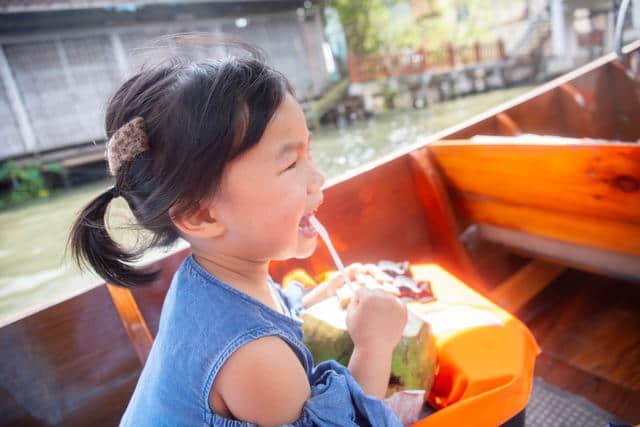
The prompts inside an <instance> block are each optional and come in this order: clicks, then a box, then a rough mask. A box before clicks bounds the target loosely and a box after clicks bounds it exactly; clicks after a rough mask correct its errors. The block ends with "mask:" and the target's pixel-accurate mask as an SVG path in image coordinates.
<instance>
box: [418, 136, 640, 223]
mask: <svg viewBox="0 0 640 427" xmlns="http://www.w3.org/2000/svg"><path fill="white" fill-rule="evenodd" d="M430 150H431V151H432V152H433V153H434V155H435V158H436V160H437V162H438V164H439V165H440V167H441V168H442V170H443V173H444V175H445V177H446V179H447V182H448V183H449V185H450V186H452V187H453V188H454V189H455V190H457V191H458V192H461V193H466V194H470V195H473V196H477V197H478V198H484V199H489V200H496V201H500V202H505V203H510V204H514V205H519V206H527V207H535V208H539V209H543V210H553V211H558V212H564V213H570V214H578V215H584V216H590V217H593V218H596V219H603V220H611V221H621V222H627V223H632V224H640V145H638V144H630V143H611V144H606V143H578V142H576V143H575V144H573V143H567V142H566V140H560V141H558V143H557V144H554V143H553V141H551V142H550V143H540V142H531V143H528V142H526V140H524V141H518V142H515V143H514V142H511V143H510V142H505V141H498V140H496V142H495V143H491V142H486V141H483V143H482V144H479V143H474V142H468V141H464V140H463V141H446V142H440V143H436V144H433V145H431V146H430Z"/></svg>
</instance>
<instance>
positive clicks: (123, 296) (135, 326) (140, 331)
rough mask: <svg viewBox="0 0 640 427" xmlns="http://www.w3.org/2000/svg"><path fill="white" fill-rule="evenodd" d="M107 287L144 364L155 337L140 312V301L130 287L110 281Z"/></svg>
mask: <svg viewBox="0 0 640 427" xmlns="http://www.w3.org/2000/svg"><path fill="white" fill-rule="evenodd" d="M106 287H107V289H108V290H109V295H111V299H112V300H113V304H114V305H115V307H116V309H117V310H118V314H119V316H120V320H121V321H122V325H123V326H124V328H125V330H126V331H127V335H128V336H129V339H130V340H131V343H132V344H133V347H134V348H135V350H136V354H137V355H138V359H140V363H141V364H142V365H144V364H145V362H146V361H147V357H148V356H149V352H150V351H151V346H152V345H153V337H152V336H151V332H149V327H148V326H147V322H146V320H145V319H144V317H142V314H141V313H140V309H139V308H138V303H137V302H136V300H135V298H134V297H133V295H132V294H131V291H130V290H129V289H127V288H124V287H122V286H116V285H112V284H109V283H107V284H106Z"/></svg>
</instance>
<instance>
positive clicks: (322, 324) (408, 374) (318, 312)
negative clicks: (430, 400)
mask: <svg viewBox="0 0 640 427" xmlns="http://www.w3.org/2000/svg"><path fill="white" fill-rule="evenodd" d="M346 317H347V312H346V310H344V309H343V308H341V307H340V302H339V300H338V298H337V297H331V298H327V299H326V300H324V301H322V302H320V303H318V304H315V305H313V306H311V307H309V308H308V309H307V310H306V311H304V312H303V313H302V320H303V321H304V323H303V325H302V331H303V333H304V343H305V344H306V346H307V347H308V348H309V350H310V351H311V354H312V355H313V359H314V361H315V362H316V363H320V362H323V361H325V360H331V359H332V360H336V361H337V362H339V363H341V364H343V365H344V366H347V365H348V364H349V358H350V357H351V353H352V352H353V341H352V340H351V337H350V336H349V333H348V332H347V325H346ZM436 362H437V352H436V345H435V338H434V337H433V335H432V333H431V328H430V327H429V324H428V323H425V322H424V321H423V320H422V319H420V318H418V317H417V316H416V315H414V314H412V312H411V310H409V320H408V321H407V326H406V327H405V329H404V331H403V336H402V338H401V339H400V342H399V343H398V345H397V346H396V348H395V349H394V351H393V355H392V359H391V377H390V380H389V388H388V390H387V396H390V395H392V394H393V393H395V392H396V391H400V390H425V396H427V395H428V394H429V390H431V386H432V385H433V378H434V374H435V369H436Z"/></svg>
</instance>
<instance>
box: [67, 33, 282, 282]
mask: <svg viewBox="0 0 640 427" xmlns="http://www.w3.org/2000/svg"><path fill="white" fill-rule="evenodd" d="M238 46H239V44H236V45H234V47H236V48H237V47H238ZM241 47H244V51H246V52H247V53H249V55H245V56H235V57H226V58H223V59H217V60H200V61H195V60H193V59H190V58H188V57H183V56H174V57H171V58H168V59H167V60H165V61H163V62H162V63H161V64H159V65H156V66H154V67H152V68H148V69H143V70H142V71H141V72H139V73H138V74H136V75H134V76H133V77H131V78H130V79H129V80H127V81H126V82H125V83H124V84H123V85H122V86H121V87H120V88H119V89H118V90H117V91H116V93H115V94H114V95H113V97H112V98H111V100H110V101H109V104H108V106H107V112H106V120H105V122H106V123H105V127H106V134H107V138H109V137H111V135H113V133H114V132H116V131H117V130H118V129H119V128H120V127H121V126H123V125H124V124H126V123H127V122H129V121H130V120H132V119H133V118H135V117H138V116H139V117H142V118H143V119H144V123H145V130H146V134H147V137H148V141H149V149H148V150H146V151H144V152H142V153H140V154H138V155H137V156H135V157H133V158H132V159H130V160H129V161H126V162H125V163H124V164H123V165H122V166H121V167H120V169H119V170H118V172H117V174H116V176H115V179H116V183H115V186H114V187H113V188H111V189H109V190H107V191H105V192H104V193H103V194H101V195H99V196H98V197H96V198H95V199H94V200H93V201H91V202H90V203H89V204H88V205H87V206H86V207H85V208H84V209H83V210H82V212H81V213H80V215H79V216H78V218H77V220H76V221H75V223H74V225H73V229H72V231H71V235H70V245H71V250H72V255H73V258H74V259H75V260H76V262H77V263H78V264H79V265H80V266H81V267H82V266H86V265H87V264H88V265H89V266H90V267H92V268H93V269H94V270H95V272H96V273H97V274H98V275H99V276H101V277H102V278H103V279H104V280H106V281H107V282H108V283H112V284H116V285H121V286H127V287H135V286H139V285H145V284H149V283H151V282H153V281H154V280H155V279H156V278H157V277H158V275H159V273H160V272H159V271H148V270H139V269H136V268H135V267H133V266H132V265H131V262H133V261H135V260H137V259H138V258H139V257H140V256H141V255H142V253H143V252H144V251H145V250H146V249H148V248H150V247H153V246H166V245H169V244H171V243H173V242H175V241H176V239H177V238H178V237H179V232H178V229H177V228H176V226H175V225H174V224H173V222H172V220H171V217H170V214H169V210H170V209H171V212H172V214H177V213H181V212H187V211H189V210H190V209H194V208H196V207H197V206H198V202H199V201H200V200H203V199H205V198H207V197H210V196H211V195H212V194H215V192H216V191H217V189H218V187H219V184H220V180H221V177H222V173H223V170H224V168H225V165H226V164H227V163H228V162H229V161H231V160H233V159H234V158H235V157H237V156H238V155H240V154H241V153H243V152H245V151H246V150H248V149H249V148H251V147H252V146H254V145H255V144H256V143H257V142H258V141H259V140H260V138H261V137H262V134H263V133H264V131H265V129H266V127H267V125H268V123H269V121H270V120H271V118H272V117H273V114H274V113H275V111H276V110H277V108H278V107H279V105H280V104H281V102H282V100H283V99H284V97H285V95H286V93H287V92H289V93H293V89H292V88H291V86H290V84H289V82H288V81H287V79H286V78H285V77H284V76H283V75H282V74H281V73H279V72H277V71H275V70H274V69H272V68H270V67H269V66H267V65H266V64H265V62H264V59H263V57H262V55H261V53H260V52H259V51H258V50H257V49H255V48H252V47H251V46H247V45H243V46H241ZM118 195H120V196H122V197H123V198H124V199H125V200H126V201H127V203H128V204H129V207H130V208H131V211H132V212H133V214H134V216H135V218H136V220H137V222H138V224H139V225H140V226H141V227H142V228H145V229H147V230H149V231H151V236H152V238H151V240H150V242H148V244H147V245H145V247H144V248H138V249H135V250H132V251H129V252H128V251H127V250H125V249H124V248H123V247H122V246H121V245H119V244H118V243H116V242H115V241H114V240H113V239H112V238H111V236H110V235H109V233H108V232H107V230H106V226H105V216H106V213H107V207H108V205H109V202H110V201H111V200H112V199H113V198H114V197H117V196H118Z"/></svg>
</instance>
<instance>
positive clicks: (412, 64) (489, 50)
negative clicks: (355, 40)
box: [348, 40, 506, 83]
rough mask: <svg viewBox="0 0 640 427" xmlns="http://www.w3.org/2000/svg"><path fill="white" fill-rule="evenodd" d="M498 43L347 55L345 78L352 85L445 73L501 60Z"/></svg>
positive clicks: (502, 53)
mask: <svg viewBox="0 0 640 427" xmlns="http://www.w3.org/2000/svg"><path fill="white" fill-rule="evenodd" d="M505 57H506V55H505V50H504V44H503V42H502V40H498V41H497V42H495V43H487V44H480V43H475V44H473V45H469V46H457V47H455V46H453V45H451V44H447V45H444V46H442V47H440V48H437V49H433V50H427V49H419V50H417V51H412V52H403V53H384V54H382V55H369V56H356V55H354V54H353V53H351V52H349V58H348V66H349V77H350V78H351V81H352V82H353V83H360V82H366V81H371V80H379V79H385V78H389V77H401V76H408V75H412V74H423V73H426V72H429V71H446V70H448V69H451V68H454V67H456V66H459V65H464V66H469V65H473V64H479V63H486V62H494V61H499V60H502V59H505Z"/></svg>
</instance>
